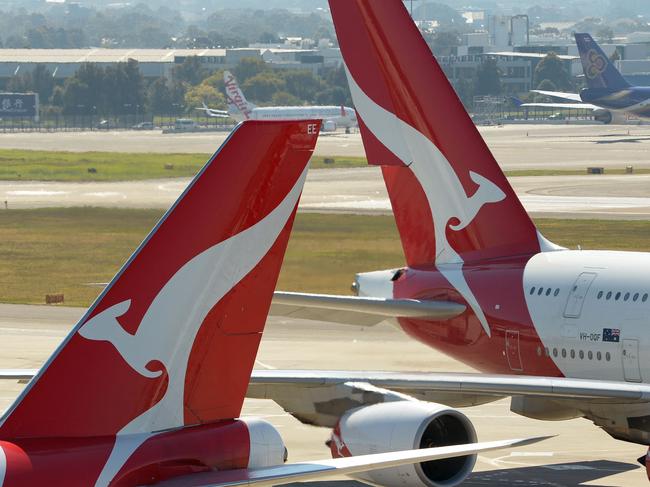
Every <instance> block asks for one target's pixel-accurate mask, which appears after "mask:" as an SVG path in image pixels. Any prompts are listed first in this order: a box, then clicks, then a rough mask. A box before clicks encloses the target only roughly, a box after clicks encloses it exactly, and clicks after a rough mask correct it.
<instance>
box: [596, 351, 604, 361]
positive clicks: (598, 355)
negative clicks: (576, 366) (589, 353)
mask: <svg viewBox="0 0 650 487" xmlns="http://www.w3.org/2000/svg"><path fill="white" fill-rule="evenodd" d="M596 358H597V359H598V360H601V359H602V358H603V354H601V353H600V352H598V353H597V354H596Z"/></svg>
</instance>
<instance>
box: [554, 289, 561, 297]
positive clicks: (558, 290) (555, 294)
mask: <svg viewBox="0 0 650 487" xmlns="http://www.w3.org/2000/svg"><path fill="white" fill-rule="evenodd" d="M558 294H560V288H559V287H558V288H557V289H555V292H554V293H553V296H557V295H558Z"/></svg>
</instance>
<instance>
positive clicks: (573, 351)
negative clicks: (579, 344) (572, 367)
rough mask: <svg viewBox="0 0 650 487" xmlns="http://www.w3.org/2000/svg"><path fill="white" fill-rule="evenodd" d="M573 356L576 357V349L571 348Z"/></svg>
mask: <svg viewBox="0 0 650 487" xmlns="http://www.w3.org/2000/svg"><path fill="white" fill-rule="evenodd" d="M571 358H576V351H575V350H574V349H571Z"/></svg>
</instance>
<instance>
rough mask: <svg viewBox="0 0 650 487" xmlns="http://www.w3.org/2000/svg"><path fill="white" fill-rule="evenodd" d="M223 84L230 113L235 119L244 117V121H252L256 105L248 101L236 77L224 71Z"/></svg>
mask: <svg viewBox="0 0 650 487" xmlns="http://www.w3.org/2000/svg"><path fill="white" fill-rule="evenodd" d="M223 82H224V84H225V85H226V102H227V103H228V113H230V115H231V116H233V117H237V116H238V117H240V118H242V117H243V119H244V120H248V119H250V118H251V113H252V112H253V109H254V108H255V105H253V104H252V103H250V102H249V101H248V100H246V97H245V96H244V93H243V92H242V90H241V88H240V87H239V84H238V83H237V79H236V78H235V76H234V75H233V74H232V73H231V72H230V71H224V72H223Z"/></svg>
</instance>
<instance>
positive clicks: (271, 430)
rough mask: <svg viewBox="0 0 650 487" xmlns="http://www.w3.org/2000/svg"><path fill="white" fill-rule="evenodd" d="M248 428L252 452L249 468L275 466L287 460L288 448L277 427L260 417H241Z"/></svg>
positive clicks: (249, 456) (249, 458)
mask: <svg viewBox="0 0 650 487" xmlns="http://www.w3.org/2000/svg"><path fill="white" fill-rule="evenodd" d="M240 421H242V422H243V423H244V424H246V429H248V437H249V439H250V453H249V455H248V468H262V467H273V466H275V465H282V464H284V463H285V462H286V461H287V448H286V447H285V446H284V441H283V440H282V436H281V435H280V432H279V431H278V430H277V429H275V427H274V426H273V425H272V424H271V423H268V422H267V421H264V420H263V419H259V418H244V419H241V420H240Z"/></svg>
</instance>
